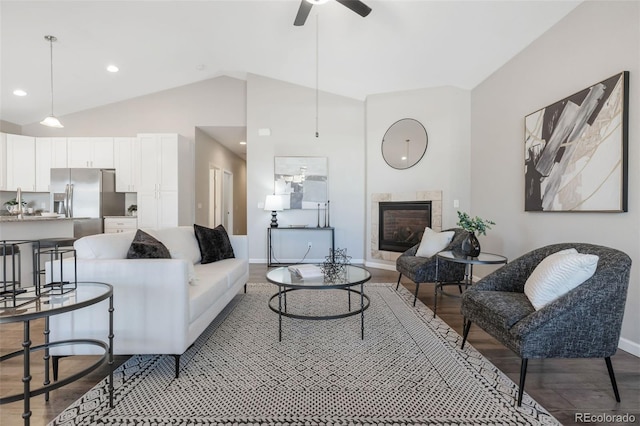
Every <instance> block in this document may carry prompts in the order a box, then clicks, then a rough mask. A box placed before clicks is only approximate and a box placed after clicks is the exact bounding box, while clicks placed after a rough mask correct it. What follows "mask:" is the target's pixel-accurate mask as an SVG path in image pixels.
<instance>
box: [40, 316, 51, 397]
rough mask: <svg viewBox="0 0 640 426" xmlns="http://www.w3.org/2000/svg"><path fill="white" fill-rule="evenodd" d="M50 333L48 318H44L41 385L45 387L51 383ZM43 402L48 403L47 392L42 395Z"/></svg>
mask: <svg viewBox="0 0 640 426" xmlns="http://www.w3.org/2000/svg"><path fill="white" fill-rule="evenodd" d="M50 333H51V331H50V330H49V317H46V318H45V319H44V333H43V334H44V344H45V349H44V357H43V359H44V382H43V383H42V384H43V385H45V386H47V385H48V384H50V383H51V380H49V359H50V358H51V357H50V356H49V334H50ZM44 400H45V401H49V392H45V393H44Z"/></svg>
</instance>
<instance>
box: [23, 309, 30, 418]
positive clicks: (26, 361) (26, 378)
mask: <svg viewBox="0 0 640 426" xmlns="http://www.w3.org/2000/svg"><path fill="white" fill-rule="evenodd" d="M23 333H24V336H23V341H22V348H23V349H24V355H23V357H24V358H23V367H24V372H23V375H22V382H23V383H24V410H23V412H22V418H23V419H24V425H25V426H29V424H30V421H31V404H30V402H31V400H30V397H31V368H30V365H31V360H30V358H29V355H30V354H31V336H30V334H29V321H28V320H27V321H24V330H23Z"/></svg>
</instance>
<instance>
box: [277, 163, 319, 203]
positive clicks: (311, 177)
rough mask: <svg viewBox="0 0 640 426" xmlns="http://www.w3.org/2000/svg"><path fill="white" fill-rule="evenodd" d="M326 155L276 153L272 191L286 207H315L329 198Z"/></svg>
mask: <svg viewBox="0 0 640 426" xmlns="http://www.w3.org/2000/svg"><path fill="white" fill-rule="evenodd" d="M328 171H329V169H328V168H327V157H275V164H274V194H275V195H281V196H283V197H282V199H283V202H284V208H285V209H317V208H318V204H324V203H326V202H327V200H328V183H327V177H328Z"/></svg>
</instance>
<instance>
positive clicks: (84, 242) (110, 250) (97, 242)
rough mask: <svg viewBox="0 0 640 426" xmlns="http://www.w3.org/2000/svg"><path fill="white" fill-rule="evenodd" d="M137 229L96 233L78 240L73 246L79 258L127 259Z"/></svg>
mask: <svg viewBox="0 0 640 426" xmlns="http://www.w3.org/2000/svg"><path fill="white" fill-rule="evenodd" d="M134 236H135V231H130V232H121V233H116V234H96V235H89V236H86V237H82V238H79V239H77V240H76V242H75V243H74V244H73V248H74V249H75V250H76V257H77V258H78V259H126V258H127V252H128V251H129V247H130V246H131V241H132V240H133V237H134Z"/></svg>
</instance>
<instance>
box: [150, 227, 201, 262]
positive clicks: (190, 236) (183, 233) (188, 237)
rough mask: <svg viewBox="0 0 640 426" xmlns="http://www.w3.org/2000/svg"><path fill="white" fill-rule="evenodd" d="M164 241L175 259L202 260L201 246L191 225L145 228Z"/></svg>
mask: <svg viewBox="0 0 640 426" xmlns="http://www.w3.org/2000/svg"><path fill="white" fill-rule="evenodd" d="M143 231H144V232H146V233H148V234H149V235H151V236H153V237H155V238H156V239H158V240H159V241H161V242H162V244H164V245H165V246H166V247H167V248H168V249H169V253H171V258H173V259H186V260H188V261H189V262H191V263H192V264H195V263H198V262H200V247H199V246H198V240H196V236H195V234H194V232H193V227H191V226H175V227H172V228H162V229H143Z"/></svg>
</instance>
